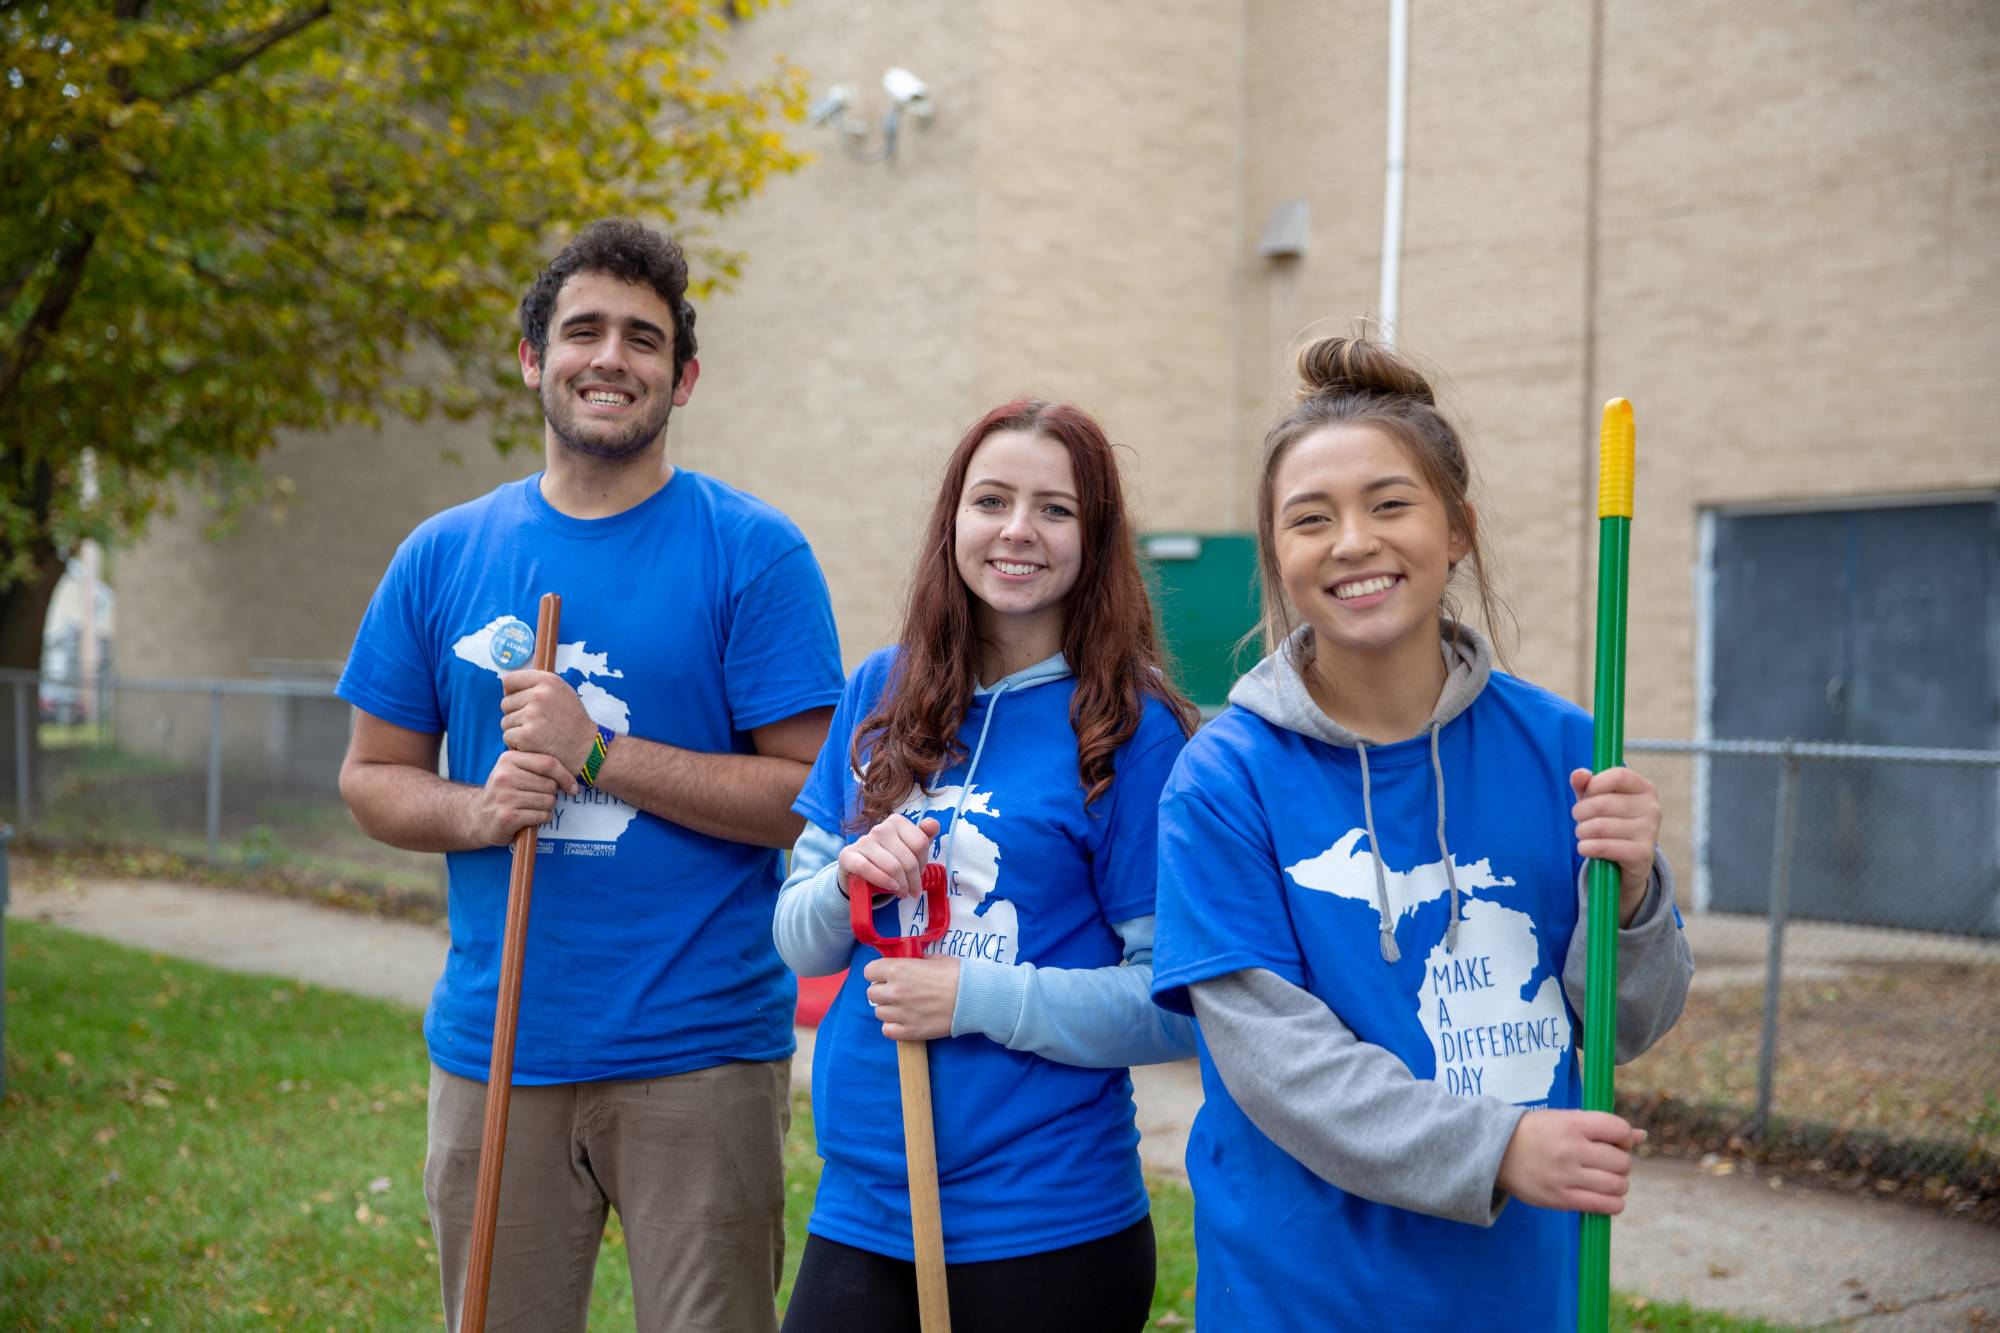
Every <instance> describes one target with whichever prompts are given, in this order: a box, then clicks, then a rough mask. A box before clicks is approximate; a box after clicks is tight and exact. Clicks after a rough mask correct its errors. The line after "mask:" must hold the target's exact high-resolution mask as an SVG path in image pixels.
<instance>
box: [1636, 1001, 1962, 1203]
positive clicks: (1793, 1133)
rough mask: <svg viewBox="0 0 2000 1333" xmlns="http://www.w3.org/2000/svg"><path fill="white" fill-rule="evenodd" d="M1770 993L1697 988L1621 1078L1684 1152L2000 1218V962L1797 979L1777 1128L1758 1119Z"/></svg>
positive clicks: (1783, 1035) (1785, 1022)
mask: <svg viewBox="0 0 2000 1333" xmlns="http://www.w3.org/2000/svg"><path fill="white" fill-rule="evenodd" d="M1763 1004H1764V996H1763V989H1762V987H1761V986H1739V987H1728V988H1724V989H1719V990H1707V991H1697V992H1695V993H1694V994H1692V995H1690V996H1689V997H1688V1006H1687V1012H1686V1013H1685V1014H1684V1015H1683V1016H1682V1018H1681V1021H1680V1023H1679V1025H1678V1026H1677V1027H1676V1028H1675V1029H1674V1031H1673V1032H1671V1033H1669V1034H1668V1035H1667V1037H1666V1038H1665V1039H1664V1040H1662V1041H1661V1042H1660V1044H1659V1045H1658V1046H1656V1047H1655V1048H1654V1049H1653V1050H1651V1051H1649V1052H1647V1053H1646V1054H1645V1055H1644V1056H1642V1057H1641V1058H1640V1059H1639V1060H1638V1061H1636V1062H1634V1063H1633V1064H1631V1065H1629V1066H1627V1067H1625V1068H1624V1069H1621V1070H1620V1071H1619V1075H1618V1088H1619V1093H1620V1103H1621V1106H1625V1107H1628V1108H1629V1109H1630V1110H1631V1111H1632V1112H1633V1113H1634V1114H1636V1115H1638V1116H1640V1117H1641V1118H1642V1119H1643V1120H1644V1121H1645V1122H1646V1123H1647V1124H1649V1125H1650V1126H1652V1127H1654V1128H1655V1130H1656V1137H1659V1138H1660V1139H1662V1140H1663V1141H1664V1146H1667V1147H1669V1148H1672V1147H1675V1146H1678V1147H1681V1148H1684V1149H1686V1150H1688V1151H1694V1152H1700V1153H1707V1152H1734V1153H1737V1154H1738V1155H1742V1156H1748V1157H1756V1158H1760V1159H1768V1160H1775V1161H1779V1162H1785V1163H1790V1164H1791V1165H1793V1166H1794V1167H1795V1168H1796V1169H1798V1170H1800V1171H1803V1172H1806V1173H1808V1174H1815V1175H1820V1176H1823V1177H1828V1178H1834V1179H1838V1180H1839V1181H1841V1183H1848V1184H1854V1185H1857V1186H1861V1187H1866V1188H1870V1189H1875V1190H1878V1191H1880V1192H1883V1193H1899V1194H1911V1195H1914V1196H1915V1197H1920V1198H1924V1199H1926V1200H1928V1201H1931V1202H1934V1203H1941V1204H1944V1205H1946V1206H1948V1207H1952V1208H1954V1209H1957V1210H1960V1211H1975V1212H1979V1213H1982V1214H1994V1215H2000V1091H1996V1090H2000V967H1993V966H1985V965H1979V964H1969V963H1939V962H1867V963H1854V964H1850V965H1849V966H1848V967H1847V969H1846V970H1845V974H1844V975H1837V976H1823V977H1815V978H1811V979H1801V980H1796V981H1793V982H1791V983H1789V984H1788V985H1787V986H1786V987H1785V989H1784V992H1783V995H1782V998H1781V1001H1780V1005H1779V1020H1778V1046H1777V1060H1776V1063H1775V1066H1774V1079H1773V1091H1772V1099H1771V1122H1770V1124H1769V1125H1768V1126H1759V1125H1758V1124H1757V1123H1756V1108H1757V1054H1758V1041H1759V1032H1760V1027H1761V1023H1762V1018H1763Z"/></svg>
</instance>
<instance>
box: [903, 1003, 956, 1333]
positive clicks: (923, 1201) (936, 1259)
mask: <svg viewBox="0 0 2000 1333" xmlns="http://www.w3.org/2000/svg"><path fill="white" fill-rule="evenodd" d="M896 1072H897V1074H898V1075H899V1076H900V1078H901V1081H902V1085H903V1154H904V1157H905V1158H906V1159H907V1161H908V1164H909V1172H910V1236H911V1239H912V1241H914V1242H915V1244H916V1251H917V1320H918V1323H919V1324H920V1325H921V1326H922V1328H923V1333H951V1301H950V1298H949V1295H948V1293H947V1291H946V1289H945V1281H944V1219H943V1216H942V1215H941V1213H940V1212H939V1209H938V1178H937V1141H936V1139H935V1138H934V1137H933V1131H932V1128H931V1056H930V1043H929V1042H927V1041H899V1042H897V1043H896Z"/></svg>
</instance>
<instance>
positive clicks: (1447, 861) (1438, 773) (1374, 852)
mask: <svg viewBox="0 0 2000 1333" xmlns="http://www.w3.org/2000/svg"><path fill="white" fill-rule="evenodd" d="M987 720H988V721H991V720H992V719H991V717H990V715H989V717H988V719H987ZM1430 733H1431V773H1432V775H1433V776H1434V777H1436V779H1437V798H1438V827H1437V839H1438V853H1439V855H1441V856H1443V858H1444V880H1445V883H1446V884H1448V885H1450V886H1451V921H1450V922H1449V923H1448V924H1447V925H1446V926H1445V929H1444V951H1445V952H1446V953H1451V952H1452V951H1453V950H1455V949H1457V948H1458V922H1459V911H1458V868H1457V867H1456V866H1454V865H1453V864H1452V863H1451V847H1450V846H1449V845H1448V844H1447V843H1446V842H1445V840H1444V761H1443V759H1442V758H1441V757H1440V756H1439V755H1438V724H1437V723H1435V722H1433V723H1431V725H1430ZM982 739H983V738H982ZM1354 750H1355V753H1356V754H1358V755H1359V756H1360V757H1361V819H1362V822H1363V823H1365V824H1366V825H1367V826H1368V854H1369V856H1370V857H1371V858H1372V859H1373V860H1374V863H1375V912H1376V915H1377V917H1378V918H1380V920H1381V940H1382V961H1383V962H1385V963H1395V962H1400V961H1402V957H1403V951H1402V950H1401V949H1399V948H1397V947H1396V924H1395V922H1394V921H1392V920H1391V919H1390V917H1389V877H1388V870H1387V867H1386V866H1384V865H1383V863H1382V840H1381V839H1380V838H1378V837H1376V836H1375V794H1374V788H1373V786H1372V784H1371V782H1370V780H1369V776H1368V743H1367V742H1366V741H1363V740H1361V739H1359V738H1358V737H1357V738H1356V740H1355V742H1354Z"/></svg>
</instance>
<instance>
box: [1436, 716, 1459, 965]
mask: <svg viewBox="0 0 2000 1333" xmlns="http://www.w3.org/2000/svg"><path fill="white" fill-rule="evenodd" d="M1431 772H1432V773H1434V774H1436V775H1437V789H1438V853H1439V854H1440V855H1441V856H1443V857H1444V879H1445V883H1447V884H1449V885H1451V922H1450V924H1448V925H1446V926H1445V928H1444V951H1445V952H1446V953H1450V952H1452V950H1454V949H1456V948H1457V947H1458V867H1456V866H1454V865H1453V864H1452V863H1451V848H1450V847H1449V846H1447V845H1446V844H1445V840H1444V761H1443V760H1441V759H1439V758H1438V724H1437V723H1435V722H1433V723H1431Z"/></svg>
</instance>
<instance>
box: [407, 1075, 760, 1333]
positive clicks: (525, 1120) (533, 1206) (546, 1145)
mask: <svg viewBox="0 0 2000 1333" xmlns="http://www.w3.org/2000/svg"><path fill="white" fill-rule="evenodd" d="M791 1063H792V1062H791V1059H790V1058H789V1057H787V1058H786V1059H783V1060H774V1061H771V1062H769V1063H763V1064H743V1063H738V1064H725V1065H717V1066H714V1067H713V1068H709V1069H697V1070H695V1071H693V1072H692V1073H687V1074H675V1075H672V1076H670V1077H667V1078H655V1079H636V1080H633V1081H630V1082H611V1083H565V1084H558V1085H555V1086H551V1087H517V1088H515V1089H514V1091H513V1096H512V1097H511V1098H510V1099H509V1102H508V1115H507V1152H506V1157H505V1159H504V1169H503V1170H502V1172H501V1178H500V1221H499V1226H498V1229H497V1232H496V1234H495V1237H494V1242H493V1285H492V1288H491V1290H490V1292H489V1295H488V1297H487V1306H486V1309H487V1315H486V1327H487V1328H488V1329H489V1330H491V1333H514V1331H518V1333H556V1331H559V1330H568V1329H575V1330H581V1329H582V1328H583V1327H584V1320H585V1317H586V1315H587V1313H588V1311H589V1308H590V1279H591V1275H592V1273H593V1272H594V1270H595V1268H596V1263H597V1246H598V1242H599V1240H600V1239H601V1238H602V1236H603V1234H604V1220H605V1209H606V1208H607V1207H610V1208H616V1209H617V1210H618V1217H619V1220H620V1221H621V1222H622V1223H623V1224H624V1228H625V1242H626V1249H627V1251H628V1253H629V1255H630V1259H631V1265H632V1304H633V1307H634V1312H635V1314H636V1316H637V1322H638V1327H639V1328H640V1329H641V1330H648V1331H650V1330H660V1331H661V1333H666V1330H674V1331H675V1333H678V1331H679V1330H683V1329H687V1330H710V1329H713V1330H727V1333H739V1330H740V1331H741V1333H765V1331H768V1330H774V1329H775V1328H776V1326H777V1318H776V1311H775V1300H776V1296H777V1290H778V1283H779V1280H780V1278H781V1276H782V1270H783V1268H784V1259H785V1219H784V1212H785V1174H784V1141H785V1132H786V1130H787V1129H788V1128H790V1125H791V1118H792V1110H791V1099H790V1088H791V1077H790V1075H791ZM485 1109H486V1085H485V1084H484V1083H478V1082H474V1081H473V1080H471V1079H465V1078H460V1077H458V1076H457V1075H456V1074H450V1073H446V1072H445V1071H444V1070H442V1069H439V1068H438V1067H437V1066H435V1065H433V1066H431V1088H430V1150H429V1153H428V1155H427V1156H426V1158H425V1161H424V1199H425V1201H426V1202H427V1203H428V1204H429V1205H430V1214H431V1231H432V1233H433V1234H434V1235H435V1236H436V1237H437V1247H438V1258H439V1261H440V1267H441V1269H442V1278H443V1284H444V1308H445V1322H446V1324H447V1326H448V1327H449V1328H450V1329H452V1330H454V1333H455V1331H456V1330H457V1328H458V1320H459V1313H460V1311H461V1309H462V1308H463V1304H464V1303H463V1299H462V1298H463V1293H464V1287H465V1269H466V1265H467V1262H468V1258H469V1255H470V1253H471V1248H472V1213H473V1199H474V1195H475V1193H476V1192H477V1189H478V1180H479V1141H480V1135H481V1130H482V1127H483V1125H484V1118H485Z"/></svg>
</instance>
